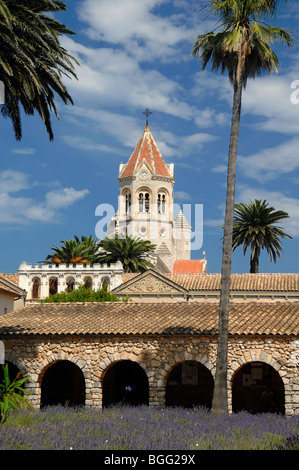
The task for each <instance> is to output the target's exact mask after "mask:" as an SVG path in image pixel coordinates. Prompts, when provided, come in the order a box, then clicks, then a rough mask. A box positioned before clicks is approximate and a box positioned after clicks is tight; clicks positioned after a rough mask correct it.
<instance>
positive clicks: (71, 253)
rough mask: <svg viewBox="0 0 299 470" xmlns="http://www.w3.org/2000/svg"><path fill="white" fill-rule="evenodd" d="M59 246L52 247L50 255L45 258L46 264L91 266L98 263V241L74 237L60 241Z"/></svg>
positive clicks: (90, 238) (84, 237)
mask: <svg viewBox="0 0 299 470" xmlns="http://www.w3.org/2000/svg"><path fill="white" fill-rule="evenodd" d="M60 243H62V245H61V246H56V245H52V248H51V250H52V253H51V254H49V255H47V256H46V259H45V262H46V263H54V264H60V263H65V264H70V263H71V264H76V263H82V264H93V263H97V262H98V256H99V253H98V250H99V245H98V241H97V240H96V239H95V238H93V237H92V236H91V235H90V236H89V237H86V236H84V235H83V236H81V238H79V237H77V236H76V235H74V238H71V239H70V240H61V241H60Z"/></svg>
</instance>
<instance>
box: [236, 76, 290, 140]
mask: <svg viewBox="0 0 299 470" xmlns="http://www.w3.org/2000/svg"><path fill="white" fill-rule="evenodd" d="M295 78H296V76H293V75H292V73H289V74H288V75H284V76H281V75H275V76H265V77H261V78H257V79H255V80H249V81H248V85H247V88H246V90H245V91H244V93H243V99H242V110H243V112H244V113H246V114H252V115H255V116H259V119H258V120H257V121H256V123H255V124H254V127H255V128H257V129H260V130H266V131H273V132H279V133H282V134H290V135H298V132H299V119H298V117H299V104H298V105H296V104H293V103H292V102H291V96H292V93H293V92H294V91H295V90H294V89H292V88H291V83H292V81H293V80H295Z"/></svg>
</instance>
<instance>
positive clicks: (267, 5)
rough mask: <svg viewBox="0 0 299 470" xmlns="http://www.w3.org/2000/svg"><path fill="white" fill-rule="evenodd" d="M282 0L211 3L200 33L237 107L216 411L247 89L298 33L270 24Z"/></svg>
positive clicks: (218, 400)
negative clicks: (215, 26)
mask: <svg viewBox="0 0 299 470" xmlns="http://www.w3.org/2000/svg"><path fill="white" fill-rule="evenodd" d="M277 5H278V1H274V0H251V1H249V0H248V1H245V0H220V1H217V0H214V1H209V2H208V4H207V6H208V7H209V14H216V15H217V16H219V17H220V25H221V27H222V30H221V31H220V32H214V31H212V32H209V33H207V34H202V35H200V36H198V37H197V39H196V42H195V44H194V47H193V50H192V56H193V57H195V56H198V55H199V56H200V60H201V63H202V68H203V69H205V68H206V66H207V64H208V63H211V65H212V70H219V69H220V70H221V72H222V73H225V72H228V76H229V79H230V82H231V84H232V86H233V109H232V120H231V132H230V143H229V154H228V168H227V191H226V209H225V221H224V232H223V247H222V268H221V293H220V306H219V327H218V328H219V329H218V348H217V365H216V376H215V386H214V394H213V403H212V413H213V414H215V415H223V414H227V413H228V400H227V353H228V318H229V293H230V276H231V259H232V233H233V217H234V204H235V178H236V162H237V150H238V141H239V130H240V118H241V102H242V91H243V89H244V88H245V87H246V83H247V79H248V78H255V76H257V75H261V74H262V73H264V72H269V73H272V72H273V71H274V72H277V67H278V65H279V60H278V57H277V56H276V54H275V53H274V51H273V50H272V49H271V47H270V44H271V42H273V41H277V40H278V41H281V42H282V43H285V44H287V45H288V46H291V45H292V44H293V42H294V41H293V36H292V34H291V33H290V32H289V31H285V30H283V29H281V28H279V27H273V26H267V25H266V24H265V22H264V19H266V18H267V17H271V16H274V14H275V12H276V9H277Z"/></svg>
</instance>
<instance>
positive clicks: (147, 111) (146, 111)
mask: <svg viewBox="0 0 299 470" xmlns="http://www.w3.org/2000/svg"><path fill="white" fill-rule="evenodd" d="M142 114H145V115H146V125H147V126H148V117H149V115H150V114H153V113H152V112H151V111H150V110H149V109H148V108H146V110H145V111H144V112H143V113H142Z"/></svg>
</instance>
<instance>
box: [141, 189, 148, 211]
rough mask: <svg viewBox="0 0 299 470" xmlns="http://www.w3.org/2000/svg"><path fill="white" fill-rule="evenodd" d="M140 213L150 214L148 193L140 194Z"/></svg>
mask: <svg viewBox="0 0 299 470" xmlns="http://www.w3.org/2000/svg"><path fill="white" fill-rule="evenodd" d="M138 200H139V212H149V208H150V196H149V193H148V192H145V191H142V192H140V193H139V198H138Z"/></svg>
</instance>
